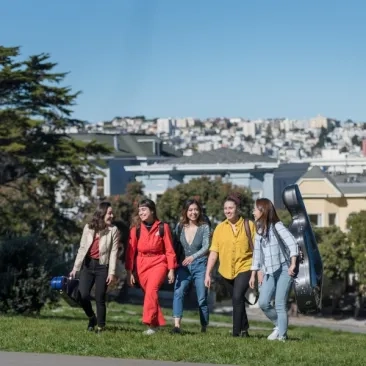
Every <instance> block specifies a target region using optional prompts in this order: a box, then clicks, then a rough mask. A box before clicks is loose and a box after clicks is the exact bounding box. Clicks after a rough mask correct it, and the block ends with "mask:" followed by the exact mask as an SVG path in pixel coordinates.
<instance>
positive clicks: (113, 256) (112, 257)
mask: <svg viewBox="0 0 366 366" xmlns="http://www.w3.org/2000/svg"><path fill="white" fill-rule="evenodd" d="M119 239H120V234H119V231H118V229H117V228H116V227H114V228H113V229H112V249H111V252H110V254H109V269H108V275H109V276H111V275H112V276H115V275H116V267H117V257H118V244H119Z"/></svg>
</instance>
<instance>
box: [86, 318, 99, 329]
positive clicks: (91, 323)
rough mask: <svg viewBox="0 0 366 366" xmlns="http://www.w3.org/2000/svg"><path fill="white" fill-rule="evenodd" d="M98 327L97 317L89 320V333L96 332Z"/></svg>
mask: <svg viewBox="0 0 366 366" xmlns="http://www.w3.org/2000/svg"><path fill="white" fill-rule="evenodd" d="M96 325H97V317H96V316H95V315H94V316H92V317H91V318H89V323H88V328H87V329H88V331H89V332H92V331H93V330H94V327H95V326H96Z"/></svg>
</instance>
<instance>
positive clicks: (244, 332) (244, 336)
mask: <svg viewBox="0 0 366 366" xmlns="http://www.w3.org/2000/svg"><path fill="white" fill-rule="evenodd" d="M240 336H241V337H242V338H249V333H248V331H247V330H243V331H242V332H241V334H240Z"/></svg>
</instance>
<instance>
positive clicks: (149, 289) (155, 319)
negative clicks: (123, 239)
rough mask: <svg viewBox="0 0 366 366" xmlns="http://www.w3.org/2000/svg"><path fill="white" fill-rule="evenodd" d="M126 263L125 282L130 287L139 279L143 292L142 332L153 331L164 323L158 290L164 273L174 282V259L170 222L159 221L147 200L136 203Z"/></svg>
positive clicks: (154, 207)
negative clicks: (136, 207)
mask: <svg viewBox="0 0 366 366" xmlns="http://www.w3.org/2000/svg"><path fill="white" fill-rule="evenodd" d="M125 266H126V270H127V283H128V285H129V286H133V285H134V284H135V281H136V280H137V279H138V281H139V283H140V286H141V288H142V290H143V291H144V295H145V296H144V305H143V316H142V321H143V323H145V324H147V326H148V329H147V330H146V331H145V332H144V333H145V334H147V335H151V334H154V333H155V332H156V330H157V329H158V327H160V326H163V325H165V319H164V316H163V313H162V312H161V309H160V306H159V300H158V291H159V288H160V287H161V285H162V284H163V283H164V280H165V277H166V276H167V275H168V282H169V283H173V282H174V270H175V268H176V267H177V259H176V255H175V252H174V248H173V241H172V235H171V232H170V228H169V225H168V224H165V223H162V222H161V221H159V219H158V217H157V215H156V206H155V203H154V202H153V201H151V200H149V199H144V200H142V201H141V202H140V204H139V208H138V216H137V218H136V220H135V223H133V225H132V227H131V230H130V240H129V244H128V247H127V253H126V265H125ZM136 273H137V277H138V278H137V279H136V278H135V276H136Z"/></svg>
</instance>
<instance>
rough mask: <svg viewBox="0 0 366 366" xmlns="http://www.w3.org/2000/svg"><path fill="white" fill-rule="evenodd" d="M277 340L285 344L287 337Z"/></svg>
mask: <svg viewBox="0 0 366 366" xmlns="http://www.w3.org/2000/svg"><path fill="white" fill-rule="evenodd" d="M277 340H278V341H280V342H286V340H287V336H282V337H278V338H277Z"/></svg>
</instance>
